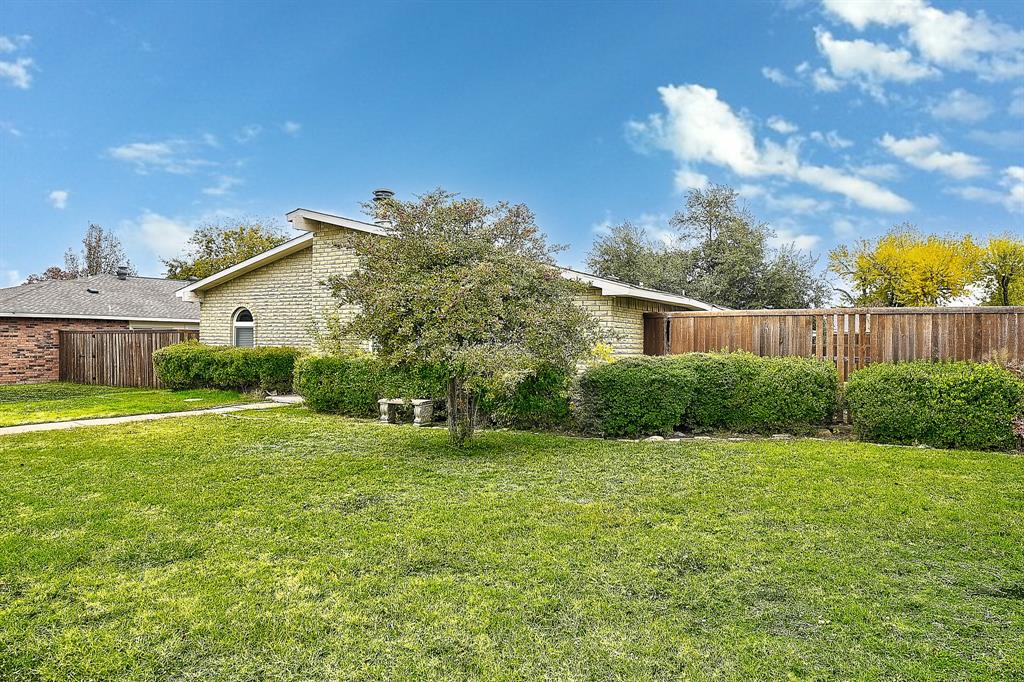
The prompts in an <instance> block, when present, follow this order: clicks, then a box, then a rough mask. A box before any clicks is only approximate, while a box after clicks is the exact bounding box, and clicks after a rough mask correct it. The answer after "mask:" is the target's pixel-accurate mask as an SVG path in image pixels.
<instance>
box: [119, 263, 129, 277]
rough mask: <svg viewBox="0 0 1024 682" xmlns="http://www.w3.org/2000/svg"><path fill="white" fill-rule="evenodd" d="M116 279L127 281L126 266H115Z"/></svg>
mask: <svg viewBox="0 0 1024 682" xmlns="http://www.w3.org/2000/svg"><path fill="white" fill-rule="evenodd" d="M117 278H118V279H128V266H127V265H118V266H117Z"/></svg>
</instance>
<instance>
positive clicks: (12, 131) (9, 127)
mask: <svg viewBox="0 0 1024 682" xmlns="http://www.w3.org/2000/svg"><path fill="white" fill-rule="evenodd" d="M0 130H2V131H3V132H5V133H7V134H8V135H10V136H12V137H21V136H22V132H21V130H20V129H19V128H18V127H17V126H15V125H14V124H13V123H10V122H9V121H0Z"/></svg>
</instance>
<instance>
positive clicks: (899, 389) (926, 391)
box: [846, 361, 1024, 450]
mask: <svg viewBox="0 0 1024 682" xmlns="http://www.w3.org/2000/svg"><path fill="white" fill-rule="evenodd" d="M846 405H847V408H848V409H849V411H850V415H851V417H852V419H853V430H854V433H855V434H856V435H857V437H858V438H861V439H863V440H869V441H876V442H879V443H899V444H906V445H913V444H918V443H923V444H926V445H932V446H935V447H942V448H974V449H981V450H988V449H1006V450H1008V449H1010V448H1012V447H1013V446H1014V442H1015V437H1014V433H1013V419H1014V418H1015V417H1017V416H1018V415H1020V414H1021V413H1022V412H1024V385H1022V383H1021V381H1020V380H1019V379H1017V378H1016V377H1014V376H1013V374H1012V373H1010V372H1008V371H1007V370H1005V369H1003V368H1001V367H998V366H996V365H992V364H980V363H974V362H938V363H933V362H928V361H914V362H901V363H896V364H890V363H880V364H876V365H871V366H870V367H865V368H864V369H861V370H858V371H856V372H854V373H853V374H851V375H850V380H849V381H848V382H847V385H846Z"/></svg>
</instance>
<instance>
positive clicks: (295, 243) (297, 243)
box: [174, 232, 313, 302]
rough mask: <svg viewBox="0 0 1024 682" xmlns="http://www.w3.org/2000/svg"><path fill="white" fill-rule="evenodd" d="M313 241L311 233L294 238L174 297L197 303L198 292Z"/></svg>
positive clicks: (183, 289)
mask: <svg viewBox="0 0 1024 682" xmlns="http://www.w3.org/2000/svg"><path fill="white" fill-rule="evenodd" d="M312 241H313V233H312V232H307V233H306V234H304V235H300V236H298V237H295V238H294V239H290V240H288V241H286V242H285V243H284V244H279V245H278V246H275V247H274V248H272V249H270V250H269V251H264V252H263V253H259V254H256V255H255V256H253V257H252V258H247V259H246V260H244V261H242V262H241V263H237V264H235V265H232V266H231V267H230V268H225V269H223V270H221V271H220V272H215V273H213V274H212V275H210V276H209V277H206V278H203V279H201V280H199V281H197V282H192V283H191V284H189V285H188V286H185V287H182V288H181V289H178V290H177V291H175V292H174V295H175V296H177V297H178V298H180V299H181V300H183V301H192V302H196V301H199V296H198V295H197V294H198V293H199V292H202V291H204V290H205V289H208V288H210V287H212V286H215V285H218V284H223V283H224V282H228V281H230V280H233V279H235V278H236V277H240V276H242V275H244V274H245V273H247V272H251V271H253V270H255V269H256V268H259V267H262V266H264V265H267V264H268V263H272V262H274V261H276V260H280V259H282V258H284V257H285V256H290V255H291V254H293V253H297V252H299V251H301V250H302V249H305V248H308V247H309V246H310V245H311V244H312Z"/></svg>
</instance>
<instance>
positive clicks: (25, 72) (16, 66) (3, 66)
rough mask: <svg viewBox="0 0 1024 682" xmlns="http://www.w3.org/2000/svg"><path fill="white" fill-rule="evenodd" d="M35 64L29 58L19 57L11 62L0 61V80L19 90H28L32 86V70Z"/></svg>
mask: <svg viewBox="0 0 1024 682" xmlns="http://www.w3.org/2000/svg"><path fill="white" fill-rule="evenodd" d="M34 66H35V62H34V61H33V60H32V59H31V58H30V57H19V58H18V59H16V60H15V61H13V62H5V61H0V80H7V81H10V84H11V85H13V86H14V87H16V88H19V89H21V90H28V89H29V87H31V85H32V72H31V70H32V68H33V67H34Z"/></svg>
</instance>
